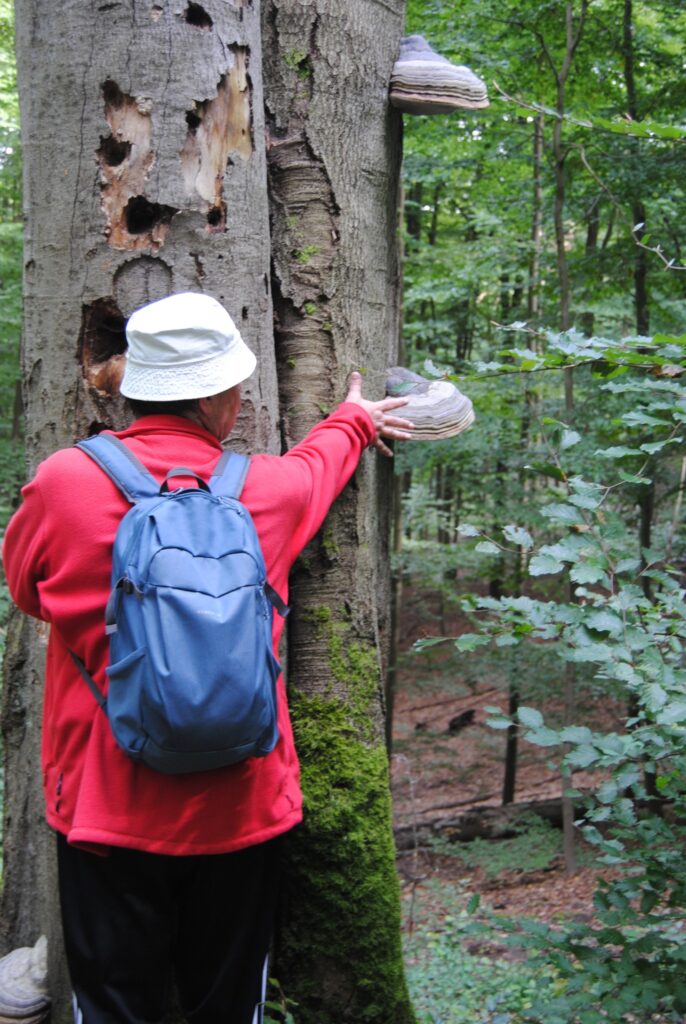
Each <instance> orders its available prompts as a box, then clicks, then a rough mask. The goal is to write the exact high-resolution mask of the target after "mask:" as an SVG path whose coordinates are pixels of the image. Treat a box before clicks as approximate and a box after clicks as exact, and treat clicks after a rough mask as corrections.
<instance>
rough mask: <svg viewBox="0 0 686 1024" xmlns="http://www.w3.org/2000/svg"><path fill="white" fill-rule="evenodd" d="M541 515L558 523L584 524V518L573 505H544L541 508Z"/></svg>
mask: <svg viewBox="0 0 686 1024" xmlns="http://www.w3.org/2000/svg"><path fill="white" fill-rule="evenodd" d="M541 515H544V516H547V517H548V519H555V520H556V521H557V522H558V523H570V524H574V525H576V524H578V523H583V522H584V517H583V516H582V515H581V513H580V512H579V510H578V509H576V508H575V507H574V506H573V505H562V504H555V505H544V506H543V507H542V508H541Z"/></svg>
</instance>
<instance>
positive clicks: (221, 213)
mask: <svg viewBox="0 0 686 1024" xmlns="http://www.w3.org/2000/svg"><path fill="white" fill-rule="evenodd" d="M207 225H208V227H209V229H210V231H224V230H225V229H226V204H225V203H221V204H220V205H219V206H212V207H210V209H209V210H208V212H207Z"/></svg>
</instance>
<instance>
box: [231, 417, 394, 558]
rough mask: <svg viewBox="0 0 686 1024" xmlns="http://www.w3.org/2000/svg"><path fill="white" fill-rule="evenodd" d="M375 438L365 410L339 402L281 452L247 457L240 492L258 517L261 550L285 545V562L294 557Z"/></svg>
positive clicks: (322, 519)
mask: <svg viewBox="0 0 686 1024" xmlns="http://www.w3.org/2000/svg"><path fill="white" fill-rule="evenodd" d="M375 437H376V430H375V428H374V424H373V423H372V420H371V417H370V416H369V414H368V413H367V412H365V410H364V409H363V408H361V406H359V405H356V404H354V403H352V402H344V403H343V404H342V405H340V406H339V407H338V408H337V409H336V410H335V412H333V413H332V414H331V415H330V416H328V417H327V419H325V420H323V421H322V422H321V423H318V424H317V426H316V427H314V428H313V429H312V430H311V431H310V433H309V434H308V435H307V437H306V438H305V439H304V440H303V441H301V442H300V443H299V444H297V445H295V447H293V448H291V450H290V451H288V452H287V453H286V454H285V455H282V456H280V457H276V458H275V457H274V456H268V455H264V456H261V455H258V456H256V457H255V458H254V459H253V462H254V463H256V465H255V469H254V471H253V470H252V469H251V472H250V473H249V474H248V479H247V481H246V485H245V489H244V491H243V497H244V500H245V503H246V504H247V505H248V507H249V508H250V510H251V512H252V514H253V517H254V518H255V522H256V525H257V524H258V522H259V530H258V532H259V533H260V537H261V540H262V544H263V549H264V550H265V554H267V552H268V551H269V552H270V553H271V551H272V550H273V549H274V548H275V547H276V546H281V547H282V548H283V546H284V545H287V547H288V555H289V562H290V564H292V563H293V562H294V561H295V559H296V558H297V556H298V555H299V554H300V552H301V551H302V549H303V548H304V547H305V545H306V544H307V542H308V541H309V540H311V538H312V537H313V536H314V535H315V533H316V532H317V530H318V529H319V527H320V526H321V525H322V523H323V521H324V519H325V518H326V514H327V512H328V511H329V509H330V507H331V505H332V504H333V502H334V501H335V499H336V498H337V497H338V495H339V494H340V493H341V491H342V490H343V488H344V487H345V485H346V484H347V483H348V481H349V480H350V477H351V476H352V475H353V473H354V472H355V469H356V468H357V464H358V462H359V461H360V456H361V455H362V452H363V451H364V449H365V448H366V447H367V446H368V445H369V444H371V442H372V441H373V440H374V438H375ZM275 506H276V507H277V508H278V509H279V515H278V516H276V517H274V515H273V509H274V507H275ZM270 512H271V513H272V514H270ZM272 534H273V536H272Z"/></svg>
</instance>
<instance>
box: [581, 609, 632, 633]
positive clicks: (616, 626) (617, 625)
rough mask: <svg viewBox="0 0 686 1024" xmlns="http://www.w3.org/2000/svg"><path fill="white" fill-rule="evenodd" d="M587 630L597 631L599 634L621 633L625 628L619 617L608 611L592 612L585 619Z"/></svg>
mask: <svg viewBox="0 0 686 1024" xmlns="http://www.w3.org/2000/svg"><path fill="white" fill-rule="evenodd" d="M584 625H585V626H586V627H587V629H595V630H597V631H598V632H599V633H619V632H620V631H621V630H622V629H623V628H624V623H623V622H622V620H621V618H620V617H619V615H615V613H614V612H609V611H607V610H606V609H599V610H596V609H594V610H592V611H590V612H589V613H588V615H586V616H585V617H584Z"/></svg>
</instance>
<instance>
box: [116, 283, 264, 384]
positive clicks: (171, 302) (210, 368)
mask: <svg viewBox="0 0 686 1024" xmlns="http://www.w3.org/2000/svg"><path fill="white" fill-rule="evenodd" d="M126 339H127V341H128V343H129V347H128V351H127V353H126V368H125V370H124V376H123V378H122V382H121V387H120V391H121V393H122V395H124V396H125V397H126V398H133V399H138V400H139V401H142V402H177V401H180V400H183V399H189V398H207V397H208V396H210V395H217V394H219V392H221V391H226V390H227V389H228V388H232V387H233V386H234V385H235V384H240V382H241V381H242V380H245V379H246V377H249V376H250V374H251V373H252V372H253V370H254V369H255V365H256V363H257V360H256V359H255V356H254V355H253V353H252V352H251V351H250V349H249V348H248V346H247V345H246V344H245V342H244V341H243V339H242V338H241V336H240V334H239V332H238V329H237V328H236V325H235V324H234V322H233V320H232V319H231V317H230V316H229V314H228V313H227V312H226V310H225V309H224V307H223V306H221V305H220V304H219V303H218V302H217V300H216V299H213V298H211V297H210V296H209V295H200V294H198V293H196V292H182V293H180V294H179V295H170V296H168V298H166V299H160V300H159V302H152V303H150V305H149V306H143V307H142V309H138V310H136V312H135V313H134V314H133V315H132V316H131V317H130V318H129V321H128V323H127V325H126Z"/></svg>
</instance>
